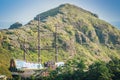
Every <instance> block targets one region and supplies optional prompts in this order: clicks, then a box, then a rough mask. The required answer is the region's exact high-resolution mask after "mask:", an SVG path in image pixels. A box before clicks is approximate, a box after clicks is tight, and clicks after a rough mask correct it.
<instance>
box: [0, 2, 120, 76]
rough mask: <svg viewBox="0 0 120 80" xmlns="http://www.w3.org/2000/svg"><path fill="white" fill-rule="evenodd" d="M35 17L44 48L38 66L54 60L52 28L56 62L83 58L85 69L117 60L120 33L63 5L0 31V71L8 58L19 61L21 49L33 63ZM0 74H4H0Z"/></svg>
mask: <svg viewBox="0 0 120 80" xmlns="http://www.w3.org/2000/svg"><path fill="white" fill-rule="evenodd" d="M39 16H40V31H41V33H40V35H41V39H40V40H41V41H40V42H41V48H42V49H44V48H47V50H41V58H42V62H45V61H48V60H54V56H55V50H54V47H55V44H54V42H55V39H54V36H55V27H56V26H58V27H57V46H58V60H59V61H66V60H68V59H72V58H78V59H79V58H83V59H85V60H86V63H87V64H88V65H89V64H91V63H92V62H93V61H97V60H101V61H105V62H108V61H109V60H110V59H111V57H117V58H120V50H119V48H120V31H119V30H118V29H117V28H115V27H114V26H112V25H111V24H109V23H107V22H106V21H104V20H101V19H99V17H98V15H97V14H94V13H92V12H90V11H86V10H84V9H82V8H80V7H77V6H75V5H71V4H63V5H60V6H58V7H57V8H54V9H51V10H49V11H46V12H43V13H41V14H38V15H37V16H36V17H34V19H33V20H31V21H30V22H29V23H28V24H26V25H24V26H22V27H19V28H15V29H6V30H0V49H1V50H0V57H1V59H2V61H0V67H1V65H2V66H5V67H8V66H9V64H5V63H9V60H10V58H13V57H14V58H16V59H23V51H24V49H23V47H24V46H25V47H26V49H27V60H29V61H37V50H36V49H37V36H38V34H37V31H38V30H37V29H38V19H39ZM24 44H25V45H24ZM1 55H2V56H1ZM8 56H9V57H8ZM6 58H7V59H6ZM4 69H6V68H4ZM0 73H1V74H2V73H4V72H3V71H1V70H0ZM8 73H9V72H8Z"/></svg>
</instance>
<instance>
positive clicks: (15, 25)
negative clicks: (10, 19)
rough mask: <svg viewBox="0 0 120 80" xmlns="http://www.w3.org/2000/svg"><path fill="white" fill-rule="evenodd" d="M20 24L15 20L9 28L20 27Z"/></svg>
mask: <svg viewBox="0 0 120 80" xmlns="http://www.w3.org/2000/svg"><path fill="white" fill-rule="evenodd" d="M21 26H22V24H21V23H19V22H16V23H14V24H12V25H11V26H10V27H9V29H16V28H19V27H21Z"/></svg>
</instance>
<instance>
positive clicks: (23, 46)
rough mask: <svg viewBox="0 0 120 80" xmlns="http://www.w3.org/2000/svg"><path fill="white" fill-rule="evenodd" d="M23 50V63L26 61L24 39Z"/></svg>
mask: <svg viewBox="0 0 120 80" xmlns="http://www.w3.org/2000/svg"><path fill="white" fill-rule="evenodd" d="M23 50H24V54H23V58H24V61H26V45H25V39H24V43H23Z"/></svg>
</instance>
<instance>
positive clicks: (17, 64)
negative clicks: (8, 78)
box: [9, 59, 43, 72]
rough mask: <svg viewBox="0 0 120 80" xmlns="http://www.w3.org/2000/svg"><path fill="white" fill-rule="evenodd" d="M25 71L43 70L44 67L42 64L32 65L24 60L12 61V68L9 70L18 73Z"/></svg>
mask: <svg viewBox="0 0 120 80" xmlns="http://www.w3.org/2000/svg"><path fill="white" fill-rule="evenodd" d="M24 69H43V67H42V65H41V64H38V63H31V62H26V61H23V60H18V59H16V60H14V59H11V61H10V68H9V70H10V71H11V72H16V71H18V70H24Z"/></svg>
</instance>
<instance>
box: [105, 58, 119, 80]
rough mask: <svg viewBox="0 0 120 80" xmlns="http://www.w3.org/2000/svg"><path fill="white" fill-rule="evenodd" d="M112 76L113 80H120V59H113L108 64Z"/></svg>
mask: <svg viewBox="0 0 120 80" xmlns="http://www.w3.org/2000/svg"><path fill="white" fill-rule="evenodd" d="M107 67H108V68H109V70H110V72H111V74H113V76H112V79H113V80H120V59H118V58H112V60H111V61H109V63H108V64H107Z"/></svg>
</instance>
